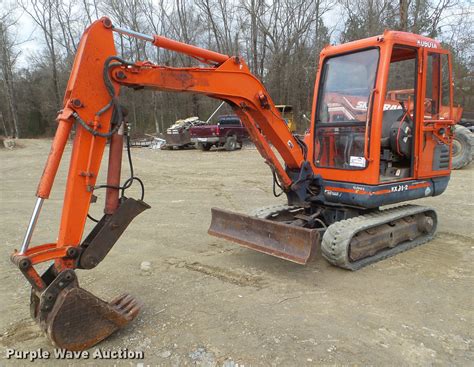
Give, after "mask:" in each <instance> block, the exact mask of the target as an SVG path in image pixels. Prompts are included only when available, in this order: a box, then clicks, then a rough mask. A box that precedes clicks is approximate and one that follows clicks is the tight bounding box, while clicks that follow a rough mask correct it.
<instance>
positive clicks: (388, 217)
mask: <svg viewBox="0 0 474 367" xmlns="http://www.w3.org/2000/svg"><path fill="white" fill-rule="evenodd" d="M430 211H431V212H433V213H434V219H435V220H434V222H435V223H434V226H433V230H432V232H431V233H429V234H426V235H422V236H419V237H418V238H416V239H415V240H413V241H406V242H403V243H401V244H399V245H397V246H395V247H393V248H387V249H384V250H381V251H379V252H378V253H376V254H375V255H373V256H370V257H366V258H363V259H360V260H358V261H355V262H351V261H350V259H349V244H350V241H351V239H352V237H353V236H354V235H355V234H356V233H357V232H360V231H363V230H365V229H368V228H371V227H376V226H378V225H381V224H384V223H388V222H391V221H394V220H397V219H401V218H403V217H405V216H409V215H414V214H418V213H423V212H430ZM437 221H438V220H437V217H436V212H435V210H434V209H433V208H430V207H425V206H419V205H402V206H398V207H395V208H390V209H385V210H380V211H374V212H372V213H370V214H366V215H361V216H358V217H354V218H350V219H346V220H342V221H339V222H336V223H333V224H332V225H330V226H329V227H328V229H327V230H326V232H325V233H324V236H323V239H322V242H321V250H322V255H323V257H324V258H325V259H326V260H327V261H329V262H330V263H331V264H333V265H335V266H338V267H340V268H344V269H349V270H353V271H354V270H358V269H360V268H363V267H364V266H367V265H370V264H373V263H375V262H377V261H380V260H383V259H386V258H388V257H390V256H393V255H396V254H399V253H401V252H404V251H407V250H409V249H411V248H413V247H416V246H419V245H421V244H423V243H425V242H427V241H429V240H431V239H432V238H433V237H434V235H435V233H436V227H437V224H438V223H437Z"/></svg>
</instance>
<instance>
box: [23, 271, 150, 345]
mask: <svg viewBox="0 0 474 367" xmlns="http://www.w3.org/2000/svg"><path fill="white" fill-rule="evenodd" d="M30 306H31V313H32V317H33V318H34V319H35V320H36V321H37V322H38V324H39V325H40V327H41V328H42V329H43V331H44V332H45V333H46V334H47V336H48V337H49V339H50V340H51V341H52V342H53V344H54V345H55V346H57V347H58V348H63V349H67V350H72V351H76V350H84V349H88V348H90V347H92V346H93V345H95V344H97V343H99V342H100V341H101V340H103V339H105V338H107V337H108V336H109V335H110V334H112V333H114V332H115V331H117V330H118V329H119V328H122V327H124V326H125V325H127V324H128V323H129V322H130V321H132V320H133V319H134V318H135V317H136V316H137V315H138V313H139V311H140V308H141V304H140V303H139V302H138V301H137V300H136V299H134V298H133V297H132V296H130V295H128V294H124V295H121V296H119V297H117V298H115V299H113V300H112V301H111V302H109V303H107V302H105V301H103V300H101V299H100V298H97V297H96V296H94V295H93V294H92V293H90V292H88V291H86V290H84V289H82V288H81V287H79V285H78V282H77V277H76V274H75V272H74V271H73V270H65V271H63V272H61V273H60V274H59V275H58V276H57V277H56V278H55V279H54V280H53V281H52V282H51V284H49V286H48V287H47V288H46V289H45V290H44V291H43V292H42V293H41V294H37V293H36V292H35V291H34V290H32V293H31V305H30Z"/></svg>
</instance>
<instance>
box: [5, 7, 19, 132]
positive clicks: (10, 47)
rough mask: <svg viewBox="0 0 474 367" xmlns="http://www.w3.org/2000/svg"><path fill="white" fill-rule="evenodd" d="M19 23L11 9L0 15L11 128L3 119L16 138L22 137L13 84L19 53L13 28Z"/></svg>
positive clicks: (8, 130) (6, 95) (6, 130)
mask: <svg viewBox="0 0 474 367" xmlns="http://www.w3.org/2000/svg"><path fill="white" fill-rule="evenodd" d="M17 24H18V19H12V17H11V9H10V11H9V12H5V13H4V14H2V15H1V16H0V66H1V68H0V72H1V77H2V81H3V86H4V88H5V97H6V100H7V105H8V112H9V115H10V119H11V124H10V125H11V129H8V128H7V124H5V120H4V117H3V115H2V120H3V127H4V130H5V134H7V135H10V136H12V137H14V138H19V137H20V130H19V127H18V110H17V106H16V99H15V93H14V90H15V89H14V86H13V68H14V65H15V62H16V58H17V56H18V54H15V50H14V47H15V43H14V42H13V41H12V39H11V29H12V28H13V27H15V26H16V25H17Z"/></svg>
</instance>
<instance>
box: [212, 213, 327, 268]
mask: <svg viewBox="0 0 474 367" xmlns="http://www.w3.org/2000/svg"><path fill="white" fill-rule="evenodd" d="M211 212H212V221H211V226H210V227H209V231H208V233H209V234H210V235H212V236H216V237H220V238H224V239H226V240H229V241H233V242H236V243H238V244H240V245H242V246H244V247H247V248H250V249H252V250H256V251H259V252H263V253H265V254H269V255H272V256H275V257H279V258H280V259H285V260H289V261H292V262H295V263H297V264H302V265H304V264H306V263H307V262H308V261H309V260H310V259H311V258H312V257H313V256H314V255H315V253H316V252H317V251H319V247H320V243H321V241H320V236H319V232H318V231H317V230H316V229H307V228H302V227H296V226H291V225H288V224H285V223H281V222H277V221H271V220H267V219H260V218H255V217H251V216H248V215H244V214H239V213H233V212H229V211H226V210H222V209H217V208H212V209H211Z"/></svg>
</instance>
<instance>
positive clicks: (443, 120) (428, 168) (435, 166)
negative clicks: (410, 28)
mask: <svg viewBox="0 0 474 367" xmlns="http://www.w3.org/2000/svg"><path fill="white" fill-rule="evenodd" d="M421 53H422V55H423V56H422V59H423V62H422V65H421V68H422V75H421V87H422V88H421V91H420V95H421V98H420V99H419V102H418V103H419V109H418V111H420V115H419V120H418V121H420V122H421V123H420V124H418V126H419V131H418V137H419V140H418V152H419V154H418V159H417V163H416V167H417V171H418V175H417V176H418V177H420V178H423V177H433V176H443V175H447V174H449V173H450V170H451V158H450V157H451V149H452V137H453V132H452V127H453V125H454V120H453V108H452V106H453V85H452V74H451V57H450V55H449V53H448V52H447V51H445V50H438V49H431V48H425V49H422V51H421Z"/></svg>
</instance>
